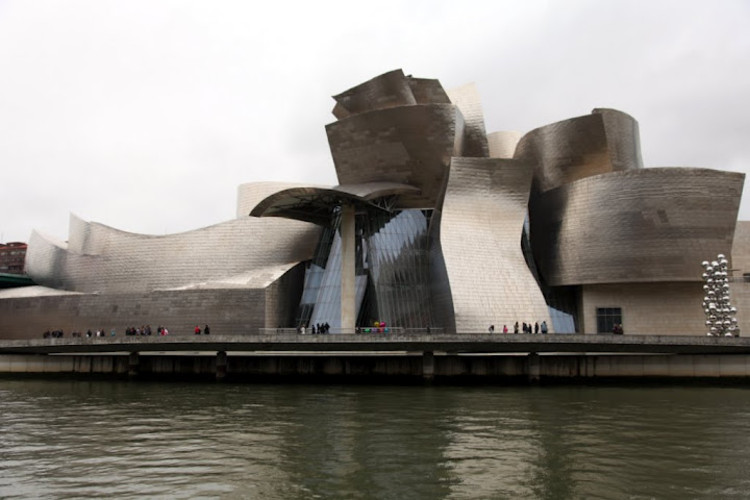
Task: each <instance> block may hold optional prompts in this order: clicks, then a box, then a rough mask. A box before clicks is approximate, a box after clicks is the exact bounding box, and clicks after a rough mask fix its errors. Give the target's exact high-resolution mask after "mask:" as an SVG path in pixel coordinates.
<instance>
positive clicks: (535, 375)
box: [526, 352, 542, 382]
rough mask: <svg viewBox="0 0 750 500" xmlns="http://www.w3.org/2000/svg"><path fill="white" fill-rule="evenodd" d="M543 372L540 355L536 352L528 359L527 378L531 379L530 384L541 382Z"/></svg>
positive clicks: (531, 353) (530, 354)
mask: <svg viewBox="0 0 750 500" xmlns="http://www.w3.org/2000/svg"><path fill="white" fill-rule="evenodd" d="M541 371H542V368H541V361H540V359H539V355H538V354H537V353H535V352H530V353H529V355H528V357H527V358H526V376H527V377H528V378H529V382H539V378H540V377H541Z"/></svg>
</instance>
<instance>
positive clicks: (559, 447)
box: [0, 378, 750, 499]
mask: <svg viewBox="0 0 750 500" xmlns="http://www.w3.org/2000/svg"><path fill="white" fill-rule="evenodd" d="M0 405H1V407H0V412H1V413H0V497H1V498H6V499H12V498H24V499H26V498H33V499H46V498H50V499H51V498H54V499H58V498H102V497H112V498H170V499H172V498H190V499H193V498H257V499H287V498H292V499H297V498H302V499H306V498H322V499H329V498H352V499H370V498H372V499H380V498H382V499H386V498H388V499H443V498H446V499H464V498H472V499H474V498H511V499H515V498H542V499H568V498H570V499H573V498H576V499H577V498H581V499H589V498H612V499H622V498H632V499H646V498H658V499H662V498H675V499H685V498H705V499H709V498H710V499H716V498H750V472H749V471H748V466H749V464H750V387H743V386H739V387H709V386H695V387H694V386H676V385H664V386H657V385H649V386H644V387H638V386H579V385H566V386H553V387H546V386H544V387H526V386H521V387H519V386H516V387H500V386H481V387H476V386H472V387H446V386H373V385H365V386H361V385H258V384H215V383H190V384H187V383H177V382H172V383H169V382H167V383H165V382H128V381H111V380H80V379H79V380H66V379H51V380H39V379H13V378H11V379H9V378H2V379H0Z"/></svg>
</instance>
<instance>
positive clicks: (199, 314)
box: [0, 288, 280, 339]
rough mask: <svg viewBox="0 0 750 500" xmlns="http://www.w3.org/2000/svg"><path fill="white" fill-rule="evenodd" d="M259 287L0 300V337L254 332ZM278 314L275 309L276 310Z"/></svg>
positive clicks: (259, 321) (262, 304)
mask: <svg viewBox="0 0 750 500" xmlns="http://www.w3.org/2000/svg"><path fill="white" fill-rule="evenodd" d="M269 303H270V304H271V305H275V302H274V301H273V300H268V301H267V300H266V297H265V293H264V290H262V289H247V288H225V289H197V290H179V291H157V292H151V293H142V294H140V293H131V294H128V293H125V294H115V295H94V294H64V295H48V296H42V297H25V298H23V297H21V298H12V299H3V300H0V338H4V339H25V338H40V337H41V336H42V334H43V332H44V331H45V330H49V329H62V330H63V331H64V332H65V336H70V333H71V332H72V331H74V330H77V331H81V332H83V333H84V334H85V332H86V330H88V329H91V330H92V331H96V329H99V328H103V329H104V330H105V331H106V332H108V333H109V332H110V331H111V330H112V329H115V330H116V332H117V335H118V336H121V335H124V332H125V328H127V327H128V326H136V327H137V326H141V325H147V324H150V325H151V327H152V329H153V330H154V334H155V333H156V327H157V326H159V325H163V326H166V327H167V328H168V329H169V332H170V335H192V334H193V329H194V327H195V325H196V324H198V325H200V326H201V328H202V327H203V326H204V325H205V324H208V325H210V326H211V330H212V332H214V333H215V334H224V335H232V334H246V333H250V332H253V333H257V331H258V328H261V327H263V326H265V316H266V307H267V304H269ZM277 314H280V313H277Z"/></svg>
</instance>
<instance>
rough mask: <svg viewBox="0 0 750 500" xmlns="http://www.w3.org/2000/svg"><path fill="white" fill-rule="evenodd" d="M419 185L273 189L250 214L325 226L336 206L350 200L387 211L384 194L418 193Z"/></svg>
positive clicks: (391, 195)
mask: <svg viewBox="0 0 750 500" xmlns="http://www.w3.org/2000/svg"><path fill="white" fill-rule="evenodd" d="M419 192H420V191H419V189H418V188H416V187H414V186H410V185H408V184H399V183H395V182H367V183H361V184H344V185H340V186H335V187H333V188H318V187H303V188H290V189H284V190H282V191H279V192H277V193H274V194H272V195H270V196H268V197H267V198H265V199H264V200H262V201H261V202H260V203H258V204H257V205H256V206H255V208H253V209H252V210H251V211H250V215H251V216H253V217H283V218H286V219H295V220H300V221H305V222H312V223H313V224H318V225H321V226H327V225H329V224H330V222H331V214H332V213H333V210H334V208H335V207H339V206H341V205H345V204H351V205H355V206H358V207H367V208H370V209H373V210H384V211H388V210H389V206H388V205H387V203H384V201H386V199H387V198H390V197H395V196H398V195H402V194H419Z"/></svg>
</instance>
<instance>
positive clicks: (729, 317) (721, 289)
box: [701, 254, 740, 337]
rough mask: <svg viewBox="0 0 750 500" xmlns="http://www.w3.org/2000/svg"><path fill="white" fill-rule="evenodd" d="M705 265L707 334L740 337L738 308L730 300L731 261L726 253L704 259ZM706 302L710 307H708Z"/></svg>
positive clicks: (703, 275)
mask: <svg viewBox="0 0 750 500" xmlns="http://www.w3.org/2000/svg"><path fill="white" fill-rule="evenodd" d="M701 265H702V266H703V274H702V277H703V281H704V283H705V284H704V285H703V290H704V291H705V293H706V296H705V297H703V308H704V312H705V313H706V326H707V327H708V333H707V335H708V336H710V337H714V336H715V337H730V336H731V337H738V336H739V335H740V329H739V327H738V326H737V318H735V317H734V316H735V314H737V308H736V307H733V306H732V305H731V303H730V301H729V261H728V260H727V258H726V256H725V255H724V254H719V255H717V256H716V260H714V261H711V262H709V261H707V260H704V261H703V262H702V263H701ZM706 304H707V305H708V307H706Z"/></svg>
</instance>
